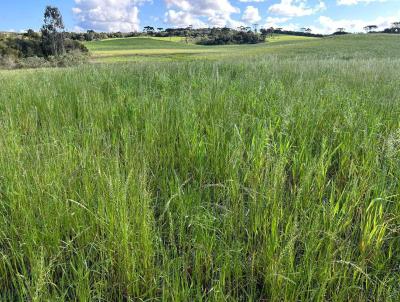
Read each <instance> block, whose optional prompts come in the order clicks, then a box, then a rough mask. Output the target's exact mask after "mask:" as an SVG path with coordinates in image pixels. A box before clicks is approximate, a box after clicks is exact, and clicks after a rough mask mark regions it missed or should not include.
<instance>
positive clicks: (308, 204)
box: [0, 35, 400, 301]
mask: <svg viewBox="0 0 400 302" xmlns="http://www.w3.org/2000/svg"><path fill="white" fill-rule="evenodd" d="M399 42H400V39H399V37H396V36H390V35H360V36H356V35H354V36H346V37H338V38H324V39H307V40H300V41H299V40H297V41H294V40H292V41H290V40H287V39H286V38H285V39H283V38H282V41H275V42H273V43H265V44H260V45H250V46H224V47H204V46H196V45H185V44H184V43H183V44H182V43H179V42H178V41H157V40H151V39H136V38H133V39H124V40H109V41H100V42H92V43H89V44H88V47H89V48H90V50H91V52H92V55H93V60H94V61H95V62H98V63H99V64H88V65H84V66H79V67H75V68H64V69H39V70H18V71H0V83H1V88H0V150H1V153H0V300H1V301H399V300H400V288H399V280H400V267H399V265H400V181H399V180H400V119H399V116H400V85H399V70H400V52H399V51H398V46H399V45H400V43H399ZM168 51H169V52H168ZM108 61H111V62H118V61H121V62H122V63H112V64H108V63H105V62H108ZM129 62H131V63H129ZM135 62H136V63H135Z"/></svg>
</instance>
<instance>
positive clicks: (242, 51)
mask: <svg viewBox="0 0 400 302" xmlns="http://www.w3.org/2000/svg"><path fill="white" fill-rule="evenodd" d="M159 39H161V38H159ZM178 39H179V37H178ZM178 39H177V38H174V39H172V41H168V40H166V39H161V40H158V39H155V38H127V39H109V40H102V41H94V42H88V43H86V44H85V45H86V46H87V47H88V48H89V50H90V52H91V54H92V59H91V60H92V61H93V62H96V63H116V62H176V61H182V60H185V61H194V60H218V61H219V60H232V59H238V60H241V59H243V58H245V57H246V58H249V57H253V58H254V57H260V56H262V57H265V56H270V57H279V58H285V59H288V58H289V59H293V58H296V59H297V58H300V59H310V58H312V59H327V58H330V59H333V58H336V59H368V58H371V59H375V58H398V57H399V53H398V47H399V45H400V37H399V36H398V35H368V36H366V35H348V36H340V37H327V38H323V39H322V38H308V37H298V36H285V35H275V36H274V37H272V38H268V39H267V41H268V42H267V43H262V44H256V45H227V46H200V45H195V44H190V43H189V44H186V43H184V42H181V41H180V40H178Z"/></svg>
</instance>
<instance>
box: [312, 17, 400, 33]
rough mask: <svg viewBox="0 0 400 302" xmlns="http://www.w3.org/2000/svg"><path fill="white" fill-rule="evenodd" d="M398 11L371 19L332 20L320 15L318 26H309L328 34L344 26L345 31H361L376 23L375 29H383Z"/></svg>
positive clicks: (390, 22) (387, 26)
mask: <svg viewBox="0 0 400 302" xmlns="http://www.w3.org/2000/svg"><path fill="white" fill-rule="evenodd" d="M399 17H400V13H399V14H398V15H397V16H389V17H378V18H375V19H372V20H360V19H356V20H348V19H340V20H334V19H332V18H330V17H326V16H321V17H319V19H318V22H319V24H320V26H318V27H311V29H312V30H313V31H314V32H318V33H322V34H330V33H333V32H335V31H336V30H337V29H338V28H344V29H345V30H346V31H347V32H363V31H364V27H365V26H366V25H376V26H378V29H377V30H383V29H385V28H389V27H391V25H392V23H393V22H395V21H398V19H399Z"/></svg>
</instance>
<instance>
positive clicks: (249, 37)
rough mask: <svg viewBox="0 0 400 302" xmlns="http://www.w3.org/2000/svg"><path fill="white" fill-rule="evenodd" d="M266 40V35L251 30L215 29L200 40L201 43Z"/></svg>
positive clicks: (247, 42)
mask: <svg viewBox="0 0 400 302" xmlns="http://www.w3.org/2000/svg"><path fill="white" fill-rule="evenodd" d="M262 42H265V37H264V36H262V35H258V34H256V33H253V32H251V31H248V32H247V31H233V30H228V29H221V30H213V31H212V32H211V34H210V35H208V36H207V37H206V38H204V39H202V40H201V41H199V42H198V44H201V45H227V44H256V43H262Z"/></svg>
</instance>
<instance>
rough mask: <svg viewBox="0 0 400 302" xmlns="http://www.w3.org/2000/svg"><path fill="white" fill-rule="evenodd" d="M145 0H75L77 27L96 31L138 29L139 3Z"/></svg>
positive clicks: (74, 9) (74, 10)
mask: <svg viewBox="0 0 400 302" xmlns="http://www.w3.org/2000/svg"><path fill="white" fill-rule="evenodd" d="M144 2H148V1H147V0H75V5H76V6H75V7H74V8H73V9H72V12H73V13H74V15H75V17H76V18H77V20H78V28H81V29H93V30H97V31H112V32H116V31H122V32H130V31H139V30H140V20H139V7H138V6H139V5H140V4H142V3H144Z"/></svg>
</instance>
